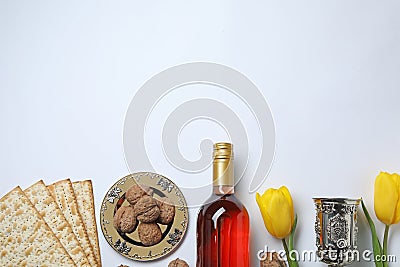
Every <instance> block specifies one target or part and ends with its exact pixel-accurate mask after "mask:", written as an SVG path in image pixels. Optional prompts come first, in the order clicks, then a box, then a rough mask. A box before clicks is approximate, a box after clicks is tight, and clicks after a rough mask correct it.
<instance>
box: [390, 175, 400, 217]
mask: <svg viewBox="0 0 400 267" xmlns="http://www.w3.org/2000/svg"><path fill="white" fill-rule="evenodd" d="M391 178H392V179H393V181H394V183H395V184H396V189H397V202H396V203H397V205H396V208H395V214H394V218H393V222H392V223H393V224H396V223H398V222H400V175H398V174H397V173H393V174H392V176H391Z"/></svg>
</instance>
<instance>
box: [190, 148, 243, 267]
mask: <svg viewBox="0 0 400 267" xmlns="http://www.w3.org/2000/svg"><path fill="white" fill-rule="evenodd" d="M213 159H214V161H213V194H212V195H211V197H210V199H208V201H207V202H206V204H204V205H203V206H202V207H201V208H200V211H199V214H198V217H197V263H196V266H197V267H249V266H250V258H249V238H250V222H249V214H248V213H247V210H246V208H245V207H244V205H243V204H242V203H241V202H240V201H239V200H238V199H237V198H236V197H235V195H234V178H233V150H232V144H230V143H216V144H214V153H213Z"/></svg>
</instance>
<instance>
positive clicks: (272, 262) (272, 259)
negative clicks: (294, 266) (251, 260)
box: [260, 252, 286, 267]
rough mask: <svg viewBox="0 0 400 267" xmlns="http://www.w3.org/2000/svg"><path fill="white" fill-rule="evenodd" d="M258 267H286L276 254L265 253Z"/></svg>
mask: <svg viewBox="0 0 400 267" xmlns="http://www.w3.org/2000/svg"><path fill="white" fill-rule="evenodd" d="M260 267H286V263H285V262H284V261H283V260H282V259H281V258H280V256H279V254H278V253H276V252H273V253H271V252H267V253H266V254H265V257H264V259H263V260H261V261H260Z"/></svg>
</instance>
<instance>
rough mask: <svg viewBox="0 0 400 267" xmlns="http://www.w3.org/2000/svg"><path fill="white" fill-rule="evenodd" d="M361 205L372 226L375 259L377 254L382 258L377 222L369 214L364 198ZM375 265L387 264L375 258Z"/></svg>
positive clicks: (380, 266)
mask: <svg viewBox="0 0 400 267" xmlns="http://www.w3.org/2000/svg"><path fill="white" fill-rule="evenodd" d="M361 205H362V209H363V211H364V214H365V217H366V218H367V220H368V223H369V227H370V228H371V234H372V249H373V251H374V256H375V259H376V256H377V255H379V257H380V259H382V253H383V250H382V246H381V243H380V242H379V239H378V235H377V234H376V228H375V224H374V222H373V221H372V219H371V216H370V215H369V212H368V210H367V207H366V206H365V205H364V201H363V200H361ZM375 266H376V267H384V266H387V265H385V264H383V262H382V261H376V260H375Z"/></svg>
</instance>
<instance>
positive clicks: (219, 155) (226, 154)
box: [213, 142, 233, 160]
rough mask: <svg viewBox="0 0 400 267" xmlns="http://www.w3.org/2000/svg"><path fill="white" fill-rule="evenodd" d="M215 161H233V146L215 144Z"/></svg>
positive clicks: (229, 144)
mask: <svg viewBox="0 0 400 267" xmlns="http://www.w3.org/2000/svg"><path fill="white" fill-rule="evenodd" d="M213 158H214V160H215V159H233V145H232V144H231V143H223V142H221V143H215V144H214V154H213Z"/></svg>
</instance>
